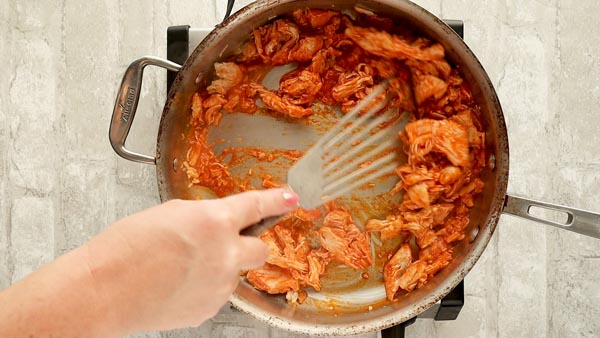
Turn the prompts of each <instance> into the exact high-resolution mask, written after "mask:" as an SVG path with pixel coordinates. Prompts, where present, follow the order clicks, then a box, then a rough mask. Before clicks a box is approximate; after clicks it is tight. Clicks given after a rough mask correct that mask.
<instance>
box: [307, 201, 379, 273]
mask: <svg viewBox="0 0 600 338" xmlns="http://www.w3.org/2000/svg"><path fill="white" fill-rule="evenodd" d="M319 241H320V242H321V245H322V246H323V248H325V249H326V250H327V251H329V252H331V254H332V255H333V257H334V258H335V259H336V260H337V261H338V262H340V263H344V264H346V265H348V266H350V267H352V268H354V269H365V268H367V267H368V266H370V265H371V247H370V245H369V243H370V242H369V236H368V235H367V234H366V233H364V232H361V231H360V230H359V229H358V227H357V226H356V225H355V224H354V223H353V222H352V217H351V216H350V214H349V213H348V212H346V211H343V210H334V211H332V212H330V213H328V214H327V216H325V219H324V220H323V226H322V227H321V228H320V229H319Z"/></svg>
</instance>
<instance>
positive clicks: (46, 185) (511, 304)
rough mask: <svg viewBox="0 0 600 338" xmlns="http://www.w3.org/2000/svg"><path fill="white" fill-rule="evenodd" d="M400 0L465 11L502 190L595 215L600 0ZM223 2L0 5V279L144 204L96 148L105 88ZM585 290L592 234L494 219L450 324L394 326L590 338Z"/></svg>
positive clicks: (593, 270)
mask: <svg viewBox="0 0 600 338" xmlns="http://www.w3.org/2000/svg"><path fill="white" fill-rule="evenodd" d="M248 2H249V1H240V3H239V4H238V5H237V6H236V8H240V6H241V5H243V4H246V3H248ZM416 2H417V3H418V4H420V5H422V6H423V7H425V8H426V9H428V10H429V11H431V12H432V13H434V14H436V15H438V16H440V17H442V18H448V19H462V20H464V21H465V40H466V42H467V43H468V45H469V46H470V47H471V48H472V49H473V51H474V52H475V54H476V55H477V56H478V57H479V59H480V61H481V62H482V64H483V65H484V67H485V68H486V70H487V71H488V73H489V76H490V78H491V79H492V81H493V83H494V85H495V87H496V90H497V91H498V94H499V96H500V99H501V102H502V105H503V108H504V113H505V117H506V123H507V126H508V131H509V137H510V149H511V167H510V170H511V172H510V183H509V192H510V193H511V194H516V195H521V196H526V197H530V198H534V199H539V200H545V201H549V202H555V203H561V204H567V205H572V206H578V207H581V208H584V209H589V210H596V211H600V194H599V193H600V178H599V177H600V175H599V174H598V171H599V169H600V151H599V142H600V136H598V130H599V129H600V117H599V116H600V115H598V114H599V112H598V109H599V108H598V104H597V103H598V102H599V101H600V25H598V24H597V18H598V16H599V15H600V2H597V1H595V0H581V1H575V0H538V1H534V0H522V1H516V0H481V1H475V2H474V1H470V0H420V1H416ZM224 12H225V4H224V1H217V0H196V1H189V0H186V1H183V0H175V1H157V0H147V1H142V0H129V1H123V0H99V1H88V2H82V1H74V0H60V1H59V0H54V1H33V0H18V1H16V0H9V1H1V2H0V75H1V79H0V289H2V288H5V287H7V286H9V285H10V284H11V283H13V282H15V281H17V280H18V279H20V278H22V277H23V276H24V275H26V274H28V273H29V272H31V271H32V270H34V269H36V268H37V267H39V266H40V265H41V264H44V263H45V262H48V261H50V260H52V259H53V258H54V257H56V256H58V255H61V254H63V253H65V252H66V251H68V250H70V249H72V248H74V247H76V246H78V245H80V244H82V243H83V242H85V241H86V240H88V239H89V238H91V237H92V236H94V235H95V234H96V233H98V232H99V231H100V230H102V229H104V228H105V227H107V226H108V225H110V223H111V222H113V221H114V220H116V219H118V218H120V217H122V216H125V215H128V214H130V213H133V212H135V211H138V210H141V209H143V208H145V207H149V206H151V205H154V204H156V203H157V202H158V195H157V190H156V183H155V173H154V168H153V167H151V166H144V165H140V164H134V163H130V162H127V161H124V160H122V159H120V158H118V157H117V156H116V155H115V154H114V153H113V151H112V149H111V148H110V145H109V143H108V124H109V121H110V115H111V112H112V108H113V104H114V98H115V93H116V88H117V86H118V84H119V81H120V77H121V76H122V73H123V71H124V70H125V67H126V66H127V65H128V64H129V62H130V61H132V60H133V59H135V58H136V57H138V56H142V55H158V56H162V57H164V56H165V54H166V51H165V46H166V41H165V35H166V29H167V27H168V26H170V25H176V24H190V25H192V26H197V27H200V26H203V27H207V26H212V25H215V24H216V23H218V21H219V20H220V18H222V17H223V15H224ZM164 77H165V74H164V72H163V71H159V70H156V69H149V70H148V71H147V75H146V79H145V81H144V87H143V88H142V90H143V96H142V99H141V102H140V106H139V109H138V115H137V117H136V122H135V125H134V127H133V129H132V131H131V134H130V141H129V143H128V146H129V147H130V148H131V149H133V150H137V151H140V152H144V153H152V152H153V147H154V142H155V134H156V129H157V126H158V119H159V115H160V112H161V107H162V104H163V103H164V95H165V94H164V93H165V84H164ZM599 285H600V241H599V240H595V239H590V238H586V237H583V236H580V235H577V234H574V233H570V232H567V231H561V230H557V229H553V228H549V227H545V226H543V225H540V224H535V223H532V222H529V221H524V220H519V219H516V218H513V217H511V216H506V215H505V216H503V217H502V219H501V221H500V224H499V226H498V230H497V231H496V234H495V235H494V237H493V239H492V241H491V242H490V244H489V246H488V248H487V250H486V251H485V254H484V255H483V257H482V259H481V260H480V261H479V262H478V263H477V265H476V267H475V268H474V270H473V271H472V272H471V273H470V274H469V275H468V277H467V278H466V293H467V297H466V304H465V306H464V308H463V310H462V312H461V314H460V316H459V318H458V320H456V321H452V322H433V321H429V320H418V321H417V322H416V324H414V325H412V326H410V327H409V328H408V330H407V336H408V337H445V338H446V337H448V338H450V337H507V338H508V337H511V338H512V337H546V338H562V337H598V336H600V287H599ZM136 336H137V337H163V338H166V337H173V338H174V337H180V338H184V337H215V338H217V337H267V336H271V337H290V336H291V335H290V334H288V333H287V332H283V331H280V330H277V329H274V328H270V327H268V326H266V325H265V324H262V323H259V322H257V321H255V320H253V319H251V318H249V317H247V316H245V315H243V314H240V313H237V312H236V311H232V310H231V309H229V307H225V308H224V309H223V311H221V313H220V314H219V315H218V316H217V317H215V318H214V319H213V320H211V321H209V322H207V323H206V324H204V325H202V326H201V327H199V328H196V329H188V330H178V331H172V332H163V333H147V334H139V335H136ZM293 337H301V336H298V335H293ZM362 337H365V338H366V337H376V335H375V334H368V335H363V336H362Z"/></svg>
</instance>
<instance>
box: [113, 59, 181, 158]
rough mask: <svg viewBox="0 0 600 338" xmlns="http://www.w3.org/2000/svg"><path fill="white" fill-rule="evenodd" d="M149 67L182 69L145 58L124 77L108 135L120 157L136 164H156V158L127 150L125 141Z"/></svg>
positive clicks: (130, 68)
mask: <svg viewBox="0 0 600 338" xmlns="http://www.w3.org/2000/svg"><path fill="white" fill-rule="evenodd" d="M148 65H150V66H158V67H162V68H166V69H168V70H171V71H174V72H176V71H178V70H179V68H181V66H180V65H178V64H176V63H174V62H171V61H168V60H164V59H160V58H157V57H153V56H144V57H141V58H139V59H137V60H135V61H133V62H132V63H131V64H130V65H129V67H127V70H126V71H125V74H124V75H123V80H122V81H121V86H120V87H119V92H118V93H117V101H116V102H115V108H114V110H113V115H112V119H111V121H110V130H109V132H108V135H109V139H110V145H111V146H112V148H113V149H114V151H115V152H116V153H117V154H118V155H119V156H121V157H123V158H124V159H127V160H130V161H134V162H140V163H146V164H156V158H155V157H151V156H148V155H143V154H138V153H135V152H133V151H130V150H128V149H127V148H125V140H127V135H128V134H129V130H130V129H131V124H132V123H133V117H134V116H135V111H136V110H137V105H138V101H139V99H140V92H141V89H142V76H143V74H144V68H145V67H146V66H148Z"/></svg>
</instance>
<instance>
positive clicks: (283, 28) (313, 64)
mask: <svg viewBox="0 0 600 338" xmlns="http://www.w3.org/2000/svg"><path fill="white" fill-rule="evenodd" d="M394 26H395V24H394V22H393V21H392V20H390V19H388V18H384V17H379V16H377V15H375V14H374V13H372V12H369V11H367V10H364V9H357V16H356V18H354V19H353V18H350V17H349V16H347V15H344V14H342V13H340V12H337V11H332V10H321V9H302V10H297V11H295V12H294V13H293V14H292V15H291V16H287V17H281V18H277V19H275V20H273V21H271V22H269V23H267V24H265V25H264V26H262V27H260V28H258V29H256V30H254V31H253V32H252V34H251V39H250V41H248V42H246V43H244V44H243V45H242V46H240V48H239V52H238V54H237V55H234V56H233V57H232V58H230V59H229V60H225V61H224V62H220V63H216V64H215V77H214V80H213V81H212V82H211V83H210V84H209V85H208V86H207V87H206V89H205V90H203V91H198V92H197V93H195V94H194V95H193V98H192V102H191V109H190V111H191V112H190V125H191V126H192V127H193V128H195V130H194V132H193V133H192V136H191V137H189V151H188V154H187V158H186V161H185V162H184V163H183V168H184V171H185V173H186V174H187V176H188V178H189V180H190V184H200V185H205V186H208V187H210V188H211V189H213V190H215V191H217V194H218V195H219V196H225V195H227V194H230V193H232V192H234V191H235V189H236V187H237V188H238V189H240V190H246V189H252V187H251V186H249V185H248V177H246V179H245V181H243V183H240V182H239V181H240V180H239V179H238V178H236V177H233V176H232V175H231V174H230V173H229V171H228V168H227V165H225V164H224V160H223V159H224V156H225V155H224V154H225V153H226V152H227V151H229V150H226V151H224V153H223V154H222V155H221V156H216V155H215V154H214V153H213V152H212V150H211V145H208V144H207V141H206V130H207V128H209V126H210V128H213V127H215V126H218V124H219V122H220V120H221V117H222V116H223V114H227V113H248V114H254V113H256V112H257V111H259V110H260V111H263V112H265V113H267V114H272V115H275V116H286V117H291V118H293V119H297V120H300V119H306V118H307V117H309V116H311V115H314V114H319V113H320V110H319V109H313V107H314V106H315V104H317V105H318V104H325V105H331V106H338V107H339V108H340V109H341V110H342V111H343V112H346V111H349V110H350V109H351V108H352V107H354V106H355V105H356V104H358V102H359V101H360V100H361V99H363V98H364V97H365V96H366V95H368V94H369V93H370V92H371V91H372V90H373V88H374V87H375V86H376V85H377V84H378V83H380V82H381V81H382V80H384V79H385V80H388V81H389V84H390V86H389V88H388V89H387V92H385V93H383V94H382V95H381V96H380V97H379V98H377V100H375V101H374V102H373V103H372V104H371V105H370V106H369V107H371V106H373V105H375V104H377V102H378V100H379V99H381V100H382V99H383V98H384V97H385V95H389V96H390V97H391V100H390V103H388V106H387V108H390V107H395V108H398V109H399V111H400V112H402V111H404V110H408V111H410V112H412V114H413V115H412V120H411V122H410V123H409V124H408V125H407V126H406V128H405V130H404V131H403V132H402V133H400V135H399V137H400V139H401V141H402V142H403V145H404V146H403V148H402V149H401V150H402V151H404V152H405V153H406V155H407V156H408V163H406V164H402V165H400V166H399V167H398V168H397V170H396V173H397V175H398V178H399V182H398V184H396V186H395V187H394V188H393V189H392V190H391V192H390V194H393V195H395V194H402V196H401V202H400V203H399V204H398V205H397V208H396V209H395V211H394V212H393V213H392V214H390V215H387V217H385V219H382V220H379V219H371V220H368V221H367V223H366V226H365V231H362V230H361V229H360V228H359V227H358V226H357V225H356V224H355V223H354V221H353V220H352V216H351V214H350V213H349V212H348V211H347V210H345V209H343V208H341V207H339V206H337V205H335V204H329V205H327V206H326V212H325V213H322V212H321V211H319V210H303V209H298V210H296V211H295V212H294V213H292V214H291V215H289V216H288V217H286V218H285V219H284V220H283V221H281V222H280V223H279V224H278V225H276V226H275V227H273V228H272V229H269V230H268V231H266V232H265V233H264V234H263V235H261V236H260V238H261V239H262V240H263V241H264V242H265V243H266V244H267V246H268V248H269V257H268V258H267V263H266V264H265V265H264V266H263V267H261V268H259V269H254V270H250V271H248V273H247V274H246V278H247V280H248V282H249V283H251V284H252V285H253V286H254V287H256V288H257V289H259V290H262V291H265V292H268V293H271V294H280V293H285V294H286V298H287V299H288V301H290V302H298V303H301V302H302V301H303V300H304V299H305V298H306V295H307V293H306V292H305V291H304V289H305V288H308V287H312V288H313V289H315V290H316V291H319V290H321V288H322V287H323V285H322V282H321V277H322V276H323V275H324V274H326V273H327V267H328V265H329V264H330V263H331V262H332V261H336V262H339V263H341V264H344V265H347V266H348V267H350V268H352V269H356V270H363V269H366V268H368V267H371V265H372V264H373V259H372V256H373V252H372V247H371V246H372V245H371V244H372V243H371V241H370V236H372V235H373V236H379V239H380V240H381V241H382V242H384V243H386V242H389V241H393V240H396V241H400V243H399V244H398V246H397V250H395V252H392V254H390V257H389V260H387V261H386V262H385V263H384V266H382V267H377V268H380V269H381V270H380V271H382V272H383V279H384V285H385V288H386V297H387V299H388V300H390V301H393V300H396V299H397V298H398V297H399V296H400V295H401V294H403V293H406V292H410V291H412V290H414V289H415V288H417V287H420V286H422V285H424V284H425V283H427V281H428V280H429V279H430V278H431V277H432V276H433V275H435V274H436V273H437V272H438V271H440V270H441V269H443V268H444V267H446V266H447V265H448V264H449V263H450V261H451V259H452V246H453V245H454V243H456V242H458V241H461V240H462V239H463V238H464V236H465V235H464V233H465V229H467V228H468V226H469V209H470V208H471V207H473V206H474V204H475V203H476V201H475V198H476V196H477V194H479V193H481V192H482V190H483V187H484V185H483V181H481V179H480V178H479V177H480V174H481V170H482V168H484V167H485V163H486V162H485V154H486V153H485V133H484V132H483V126H482V123H481V121H480V116H479V115H480V113H479V107H478V106H477V105H476V103H475V101H474V99H473V97H472V94H471V91H470V88H469V86H468V84H467V83H466V82H465V81H464V80H463V79H462V77H461V75H460V74H459V72H458V71H457V69H456V68H455V67H453V66H452V65H451V64H450V63H449V62H448V61H447V60H446V57H445V51H444V48H443V47H442V46H441V45H440V44H439V43H436V42H433V41H430V40H429V39H426V38H423V37H416V36H413V35H412V34H409V33H406V32H405V31H404V30H396V29H395V27H394ZM290 63H294V64H295V65H296V68H295V69H294V70H292V71H290V72H289V73H288V74H285V75H284V76H283V77H282V79H281V81H280V83H279V87H278V88H277V89H274V90H270V89H266V88H264V87H263V86H262V84H261V82H262V78H263V77H264V74H266V72H267V71H268V70H269V69H270V68H271V67H273V66H278V65H284V64H290ZM257 102H258V104H257ZM261 103H262V104H261ZM259 106H262V107H264V108H265V109H263V110H261V109H259V108H258V107H259ZM369 107H367V108H365V111H366V110H368V108H369ZM230 151H231V152H234V150H230ZM235 151H236V152H242V153H244V154H247V155H248V156H253V157H254V158H255V159H256V160H258V161H261V162H269V163H272V162H273V161H274V160H275V158H276V157H277V156H275V155H273V154H275V152H273V151H271V152H265V151H262V150H260V149H237V150H235ZM283 152H285V151H283ZM300 155H301V154H300ZM300 155H298V156H300ZM298 156H295V157H293V158H292V157H290V158H291V159H292V160H294V159H297V157H298ZM241 161H242V159H237V160H235V161H234V160H231V161H230V162H229V164H230V165H235V163H241ZM257 177H262V185H263V186H264V187H274V186H277V185H278V184H277V183H276V182H275V181H273V176H272V175H270V174H269V173H266V174H261V176H257ZM323 216H324V217H323ZM373 242H375V241H373ZM409 243H413V244H412V245H413V247H411V246H410V245H409ZM414 244H416V246H415V245H414ZM375 250H378V249H377V246H375Z"/></svg>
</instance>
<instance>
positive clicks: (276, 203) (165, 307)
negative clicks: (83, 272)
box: [84, 189, 298, 333]
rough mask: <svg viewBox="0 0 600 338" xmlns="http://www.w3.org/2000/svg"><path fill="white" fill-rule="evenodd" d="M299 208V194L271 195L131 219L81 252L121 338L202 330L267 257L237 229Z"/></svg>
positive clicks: (185, 205) (173, 206)
mask: <svg viewBox="0 0 600 338" xmlns="http://www.w3.org/2000/svg"><path fill="white" fill-rule="evenodd" d="M297 205H298V197H297V195H295V194H294V193H291V192H289V191H287V190H284V189H271V190H264V191H251V192H247V193H242V194H239V195H234V196H230V197H227V198H223V199H219V200H206V201H182V200H176V201H169V202H166V203H164V204H162V205H159V206H156V207H154V208H151V209H148V210H144V211H142V212H140V213H137V214H135V215H132V216H129V217H126V218H124V219H122V220H120V221H118V222H116V223H115V224H114V225H113V226H111V227H110V228H109V229H108V230H107V231H105V232H104V233H103V234H101V235H99V236H98V237H96V238H95V239H93V240H92V241H90V242H89V243H87V244H86V245H85V246H84V248H85V247H87V252H88V262H89V266H90V271H91V273H92V276H93V280H94V285H95V287H96V288H97V292H98V294H99V295H102V296H103V297H106V298H108V301H109V302H110V303H111V304H112V306H111V307H112V310H111V311H113V313H111V314H110V315H111V316H112V318H114V320H115V321H117V325H118V326H120V327H121V328H122V331H124V332H123V333H130V332H136V331H143V330H144V331H145V330H164V329H172V328H179V327H188V326H197V325H199V324H200V323H202V322H203V321H205V320H207V319H208V318H210V317H212V316H214V315H215V314H216V313H217V312H218V310H219V309H220V308H221V306H222V305H223V304H225V303H226V301H227V299H228V297H229V296H230V295H231V293H232V292H233V291H234V290H235V288H236V286H237V284H238V283H239V280H240V278H239V273H240V270H245V269H251V268H255V267H259V266H261V265H262V264H263V263H264V261H265V259H266V257H267V254H268V251H267V248H266V246H265V244H264V243H263V242H262V241H261V240H260V239H258V238H256V237H246V236H241V235H240V230H241V229H243V228H245V227H247V226H248V225H251V224H254V223H256V222H258V221H260V220H261V219H262V218H265V217H269V216H275V215H279V214H284V213H286V212H290V211H292V210H294V209H295V208H296V207H297Z"/></svg>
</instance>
